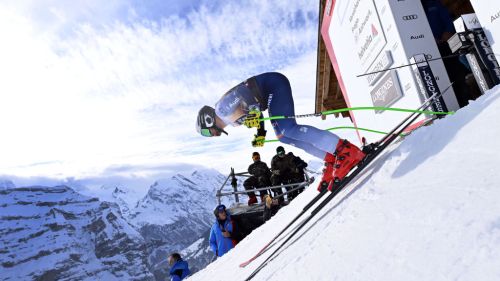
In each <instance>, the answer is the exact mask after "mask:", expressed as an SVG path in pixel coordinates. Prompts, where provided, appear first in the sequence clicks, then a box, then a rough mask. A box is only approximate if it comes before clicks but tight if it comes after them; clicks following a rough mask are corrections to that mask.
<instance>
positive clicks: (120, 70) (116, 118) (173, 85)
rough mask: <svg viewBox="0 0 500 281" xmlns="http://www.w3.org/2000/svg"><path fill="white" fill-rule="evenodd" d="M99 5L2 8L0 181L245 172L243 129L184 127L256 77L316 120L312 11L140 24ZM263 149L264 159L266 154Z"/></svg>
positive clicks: (231, 9)
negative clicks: (286, 83) (177, 168)
mask: <svg viewBox="0 0 500 281" xmlns="http://www.w3.org/2000/svg"><path fill="white" fill-rule="evenodd" d="M41 3H42V4H43V3H45V5H42V4H41ZM101 4H102V3H101V1H91V2H86V1H78V2H75V5H73V6H72V7H71V8H67V7H66V6H63V5H62V4H61V2H56V1H44V2H38V1H24V2H20V4H11V5H10V6H6V4H0V34H1V35H2V37H3V40H2V42H3V43H2V44H1V45H0V61H1V62H2V63H1V64H0V77H2V83H0V130H1V131H2V132H3V136H4V137H2V138H1V139H0V155H2V156H1V158H2V161H1V162H0V169H1V170H2V171H3V172H4V173H11V174H16V175H23V176H33V175H38V176H59V177H65V176H77V177H81V176H88V175H94V174H99V173H100V172H101V171H103V170H104V169H105V168H106V167H108V166H111V165H132V166H134V165H136V166H137V167H141V166H148V165H149V166H150V165H161V164H164V163H172V162H174V163H175V162H179V163H194V164H207V165H211V166H212V167H215V168H218V169H219V170H224V168H225V167H226V166H228V165H234V166H236V165H240V167H245V168H246V166H247V164H248V161H247V160H248V159H246V158H248V157H246V156H248V155H250V154H249V153H251V151H253V150H254V148H252V147H251V146H250V145H249V143H250V141H251V139H252V133H253V132H252V131H251V130H248V129H246V128H231V130H230V136H229V137H228V138H218V139H206V138H202V137H200V136H198V135H197V134H196V132H195V130H194V120H195V116H196V114H197V111H198V109H199V107H200V106H202V105H203V104H213V103H215V102H216V100H217V99H218V98H219V97H220V96H221V95H222V94H223V93H224V91H226V90H227V89H229V88H230V87H232V86H233V85H234V84H236V83H238V82H240V81H241V80H243V79H245V78H247V77H249V76H251V75H255V74H257V73H259V72H264V71H275V70H280V69H281V70H283V72H284V73H285V74H288V75H290V80H291V83H292V87H293V88H294V91H295V93H294V96H295V101H296V105H297V110H296V111H297V113H309V112H312V111H314V89H315V67H316V57H315V52H316V42H317V22H316V21H317V5H316V4H314V3H306V2H304V1H290V2H285V1H283V2H277V1H276V2H274V1H272V2H269V1H242V2H240V1H238V2H236V1H235V2H228V3H226V2H224V3H223V5H222V6H220V7H218V8H216V9H214V8H211V9H208V8H203V7H201V8H199V9H197V10H193V11H192V12H191V13H189V14H187V15H182V16H170V17H168V18H164V19H163V20H161V21H149V20H148V19H138V18H136V15H135V13H134V11H133V10H132V8H131V6H130V5H127V3H126V2H119V1H111V2H109V3H108V4H106V7H103V9H102V10H100V11H99V12H96V7H98V5H101ZM2 5H3V6H2ZM79 11H80V12H79ZM94 12H95V19H94V21H90V20H91V19H92V17H91V15H92V13H94ZM124 15H125V16H124ZM106 17H108V20H103V19H104V18H106ZM124 17H125V18H127V20H124V19H123V18H124ZM131 19H133V20H134V21H131ZM304 123H308V124H310V123H309V122H304ZM272 135H273V134H272V132H269V136H272ZM264 150H265V151H268V153H269V157H270V156H271V153H272V154H273V153H274V146H269V147H268V148H265V149H264ZM266 153H267V152H266ZM298 153H299V152H298ZM299 154H304V153H302V152H300V153H299ZM240 158H244V160H239V159H240ZM233 161H234V162H237V164H232V163H230V162H233ZM34 163H47V164H44V165H34V166H33V165H32V164H34ZM243 163H244V164H243Z"/></svg>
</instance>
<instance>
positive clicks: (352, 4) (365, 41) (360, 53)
mask: <svg viewBox="0 0 500 281" xmlns="http://www.w3.org/2000/svg"><path fill="white" fill-rule="evenodd" d="M346 13H347V15H346V17H347V18H346V19H347V21H346V24H347V26H348V27H349V29H350V30H351V33H352V35H353V40H354V46H355V47H356V49H355V52H356V56H357V58H358V60H359V62H360V63H361V66H362V68H363V69H364V70H367V69H368V68H369V66H370V65H371V64H372V63H373V62H374V61H375V59H376V58H377V56H378V54H379V53H380V52H381V51H382V50H383V48H384V47H385V45H386V43H387V41H386V40H385V36H384V32H383V30H382V25H381V23H380V19H379V17H378V12H377V9H376V7H375V4H374V3H373V0H364V1H361V0H356V1H348V4H347V7H346Z"/></svg>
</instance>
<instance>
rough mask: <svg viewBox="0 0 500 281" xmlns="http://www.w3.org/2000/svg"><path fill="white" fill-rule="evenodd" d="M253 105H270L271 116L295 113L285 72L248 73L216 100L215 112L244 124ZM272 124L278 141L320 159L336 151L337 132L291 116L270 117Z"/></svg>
mask: <svg viewBox="0 0 500 281" xmlns="http://www.w3.org/2000/svg"><path fill="white" fill-rule="evenodd" d="M253 109H258V110H259V111H264V110H267V109H269V116H271V117H272V116H292V115H295V110H294V104H293V97H292V88H291V87H290V82H289V81H288V79H287V78H286V76H285V75H283V74H281V73H277V72H267V73H263V74H260V75H257V76H254V77H251V78H249V79H247V80H246V81H244V82H242V83H240V84H238V85H237V86H235V87H234V88H232V89H231V90H229V91H228V92H227V93H226V94H224V96H222V98H221V99H220V100H219V101H218V102H217V103H216V104H215V113H216V114H217V116H219V117H220V118H221V119H222V120H223V121H224V123H226V124H228V125H229V124H231V125H233V126H238V125H241V124H243V121H244V120H245V118H246V117H247V116H248V113H249V111H250V110H253ZM262 123H263V122H262ZM262 123H261V124H262ZM271 124H272V125H273V128H274V132H275V134H276V137H277V138H278V139H279V141H280V142H282V143H286V144H289V145H293V146H296V147H298V148H300V149H303V150H304V151H305V152H307V153H309V154H311V155H313V156H316V157H318V158H320V159H321V160H323V159H324V158H325V156H326V154H327V153H333V152H334V151H335V148H336V146H337V143H338V141H339V137H338V136H337V135H335V134H333V133H331V132H329V131H326V130H321V129H318V128H315V127H312V126H307V125H299V124H297V122H296V121H295V119H294V118H289V119H278V120H272V122H271ZM261 127H262V125H261Z"/></svg>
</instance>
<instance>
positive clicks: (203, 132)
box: [200, 129, 213, 137]
mask: <svg viewBox="0 0 500 281" xmlns="http://www.w3.org/2000/svg"><path fill="white" fill-rule="evenodd" d="M200 133H201V135H202V136H204V137H212V136H213V134H212V132H211V131H210V129H201V131H200Z"/></svg>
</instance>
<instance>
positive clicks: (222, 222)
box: [209, 205, 237, 257]
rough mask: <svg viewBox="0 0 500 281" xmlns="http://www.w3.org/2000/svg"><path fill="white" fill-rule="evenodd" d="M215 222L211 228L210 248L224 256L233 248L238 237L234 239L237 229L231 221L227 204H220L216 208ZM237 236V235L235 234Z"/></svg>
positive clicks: (217, 254)
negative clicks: (234, 233)
mask: <svg viewBox="0 0 500 281" xmlns="http://www.w3.org/2000/svg"><path fill="white" fill-rule="evenodd" d="M214 215H215V223H214V224H213V225H212V228H211V229H210V237H209V242H210V248H211V249H212V251H213V252H214V254H215V255H216V256H217V257H222V256H223V255H225V254H226V253H227V252H229V250H231V249H232V248H233V247H234V246H235V245H236V243H237V240H236V237H234V238H235V239H233V235H232V234H233V232H234V230H235V229H236V228H235V227H234V225H233V221H231V215H230V214H229V211H227V210H226V206H224V205H219V206H217V207H216V208H215V210H214ZM235 236H236V235H235Z"/></svg>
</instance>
